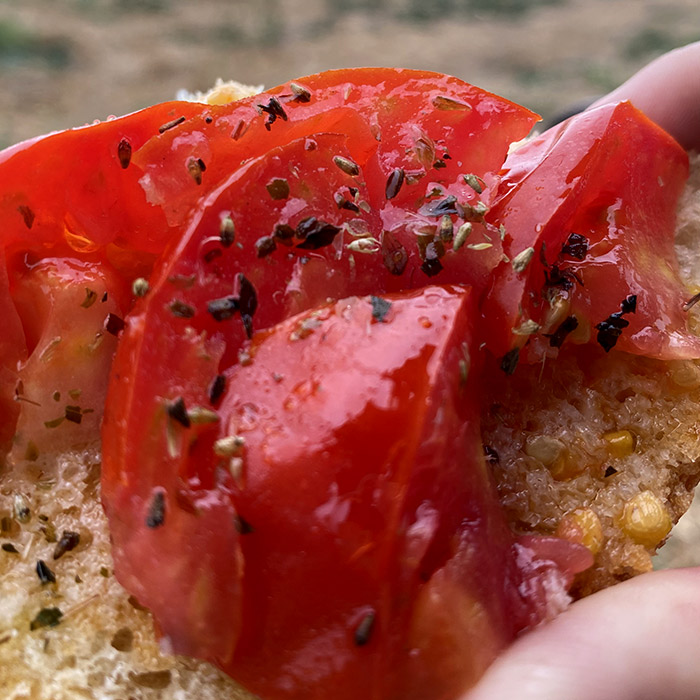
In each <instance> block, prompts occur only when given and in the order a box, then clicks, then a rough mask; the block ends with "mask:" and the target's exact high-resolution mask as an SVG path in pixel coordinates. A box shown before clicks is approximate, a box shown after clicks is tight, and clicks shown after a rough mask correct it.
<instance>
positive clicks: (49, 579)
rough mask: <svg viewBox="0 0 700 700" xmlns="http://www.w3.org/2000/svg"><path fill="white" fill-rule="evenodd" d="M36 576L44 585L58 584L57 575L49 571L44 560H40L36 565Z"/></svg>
mask: <svg viewBox="0 0 700 700" xmlns="http://www.w3.org/2000/svg"><path fill="white" fill-rule="evenodd" d="M36 575H37V576H38V577H39V581H41V583H42V584H47V583H56V574H54V572H53V571H51V569H49V567H48V566H47V565H46V562H45V561H44V560H43V559H39V561H37V563H36Z"/></svg>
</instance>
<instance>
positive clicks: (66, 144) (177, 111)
mask: <svg viewBox="0 0 700 700" xmlns="http://www.w3.org/2000/svg"><path fill="white" fill-rule="evenodd" d="M201 109H202V107H201V105H194V104H186V103H185V104H180V103H165V104H161V105H157V106H155V107H151V108H150V109H147V110H143V111H141V112H138V113H136V114H132V115H129V116H126V117H122V118H120V119H112V120H108V121H106V122H103V123H98V124H94V125H91V126H86V127H83V128H78V129H72V130H69V131H63V132H60V133H56V134H50V135H48V136H44V137H40V138H37V139H33V140H31V141H27V142H24V143H20V144H17V145H16V146H13V147H12V148H9V149H7V150H5V151H3V152H2V153H0V192H2V195H1V196H0V214H1V215H2V220H3V229H2V234H1V235H0V269H1V270H2V272H1V273H0V298H1V299H2V301H3V309H4V313H5V315H4V327H3V339H2V342H1V344H0V449H1V450H2V451H3V452H5V451H7V450H8V449H9V448H10V445H12V455H11V459H14V458H22V457H24V456H29V457H30V458H32V457H33V456H35V455H36V454H37V449H39V448H41V447H42V446H46V447H48V448H49V449H53V450H56V449H62V448H65V447H67V446H69V445H71V444H73V443H74V442H75V441H76V440H77V444H81V443H82V442H84V441H85V439H89V438H82V439H81V437H80V435H81V434H84V435H86V436H93V439H94V435H95V428H96V427H97V424H98V423H99V415H100V413H101V411H102V404H103V402H104V394H105V392H106V385H107V373H108V370H109V365H110V361H111V356H112V353H113V350H114V339H112V340H110V339H109V334H108V333H106V332H105V330H104V328H103V327H102V322H103V321H105V320H106V319H107V317H108V316H109V314H114V316H115V317H118V318H121V317H122V316H123V315H124V314H125V313H126V312H127V311H128V309H129V308H130V306H131V299H130V297H131V292H130V289H131V283H132V280H133V279H134V278H135V277H137V276H139V275H142V274H148V273H149V272H150V270H151V268H152V266H153V262H154V260H155V258H156V256H157V255H158V254H160V253H161V252H162V250H163V248H164V246H165V244H166V242H167V241H168V239H169V238H170V236H171V233H172V229H171V228H170V227H168V225H167V222H166V219H165V216H164V214H163V212H162V210H160V209H159V208H158V207H153V206H150V205H149V204H148V203H147V202H146V197H145V194H144V192H143V189H142V188H141V186H140V184H139V182H138V180H139V174H138V173H137V171H136V169H135V168H133V167H130V158H131V154H132V153H133V152H134V151H135V150H136V149H138V148H139V147H141V146H142V145H143V144H144V143H145V142H146V141H147V140H149V139H151V138H154V137H156V138H157V136H158V134H159V129H160V127H162V126H164V125H167V124H168V122H171V121H172V120H173V118H174V117H175V116H177V115H188V116H189V115H192V114H194V113H196V112H199V111H201ZM44 260H47V261H49V262H46V263H44V262H43V261H44ZM51 270H53V271H51ZM86 290H89V291H90V292H92V293H94V294H95V297H94V299H95V300H96V301H97V303H96V304H95V305H94V306H93V304H92V302H91V300H92V297H90V296H86ZM105 294H106V295H107V299H108V300H109V301H107V302H104V301H102V298H103V296H104V295H105ZM86 300H87V301H88V302H90V303H89V305H87V306H85V305H84V302H85V301H86ZM98 316H99V317H100V318H98ZM40 326H41V327H40ZM42 328H43V330H42ZM25 334H26V337H25ZM42 338H43V339H42ZM105 339H106V342H105V343H104V345H103V346H102V347H101V348H100V349H99V350H98V348H97V346H98V345H100V343H101V342H102V341H103V340H105ZM51 343H53V344H54V345H55V347H54V348H53V350H51V352H50V357H51V361H50V362H49V361H47V358H48V355H45V354H43V353H45V352H47V349H46V344H51ZM93 345H94V349H95V351H94V352H92V351H90V350H89V348H90V347H93ZM42 358H43V359H42ZM69 391H70V392H73V398H71V397H70V396H69V394H68V393H67V392H69ZM56 392H58V393H59V394H61V398H60V399H58V400H54V399H53V396H54V394H56ZM78 394H82V398H79V399H76V398H75V396H76V395H78ZM71 406H72V407H74V408H75V407H76V406H77V407H79V408H80V409H81V410H83V409H84V408H85V409H87V408H88V407H89V410H90V411H94V415H93V414H85V416H86V417H85V420H83V419H82V418H80V423H77V420H78V416H77V413H76V412H75V411H72V412H71V409H70V408H66V407H71ZM66 410H67V411H68V412H67V413H65V411H66ZM62 411H63V412H64V418H65V416H66V415H68V416H69V417H70V418H69V419H68V420H66V421H62V422H60V420H59V419H60V417H61V413H62ZM81 415H82V414H81ZM45 423H49V426H50V427H48V428H47V427H46V426H45ZM77 425H81V426H82V427H81V428H78V427H76V426H77Z"/></svg>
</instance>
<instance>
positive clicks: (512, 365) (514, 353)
mask: <svg viewBox="0 0 700 700" xmlns="http://www.w3.org/2000/svg"><path fill="white" fill-rule="evenodd" d="M519 359H520V348H513V349H512V350H509V351H508V352H507V353H506V354H505V355H504V356H503V358H502V359H501V369H502V370H503V371H504V372H505V373H506V374H507V375H511V374H513V373H514V372H515V369H516V367H517V366H518V360H519Z"/></svg>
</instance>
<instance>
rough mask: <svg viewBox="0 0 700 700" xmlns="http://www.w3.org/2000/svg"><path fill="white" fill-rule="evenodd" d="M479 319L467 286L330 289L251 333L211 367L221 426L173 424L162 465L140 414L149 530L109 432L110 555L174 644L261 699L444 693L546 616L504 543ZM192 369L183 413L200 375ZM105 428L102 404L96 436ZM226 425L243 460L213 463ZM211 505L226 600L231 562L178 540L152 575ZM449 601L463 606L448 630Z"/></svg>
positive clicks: (153, 425)
mask: <svg viewBox="0 0 700 700" xmlns="http://www.w3.org/2000/svg"><path fill="white" fill-rule="evenodd" d="M475 317H476V313H475V308H474V300H473V294H470V293H469V292H467V291H465V290H463V289H459V288H444V287H429V288H426V289H425V290H422V291H419V292H414V293H411V294H407V295H399V296H389V297H382V298H381V299H379V298H377V297H372V298H350V299H345V300H342V301H338V302H334V303H331V304H329V305H326V306H322V307H319V308H317V309H314V310H312V311H307V312H305V313H302V314H300V315H297V316H293V317H291V318H289V319H287V320H285V321H283V322H281V323H280V324H278V325H276V326H274V327H273V328H271V329H269V330H268V331H263V332H260V333H258V334H256V335H255V336H254V338H253V340H252V342H251V343H250V344H248V345H246V352H247V353H248V355H249V356H250V358H251V360H250V362H246V363H243V364H236V365H234V366H232V367H231V368H230V369H229V370H227V371H226V372H225V373H224V376H225V377H226V386H227V387H228V388H227V390H226V392H225V393H224V395H223V397H222V400H221V404H220V406H219V408H218V415H219V416H220V420H219V421H218V422H217V423H214V424H212V425H211V426H209V427H208V428H204V429H201V430H197V432H196V433H195V435H192V434H191V433H189V431H191V430H192V427H191V428H183V426H182V425H178V426H176V427H177V429H178V431H177V432H178V433H181V434H182V435H178V439H181V440H182V442H181V443H179V445H180V446H179V449H178V454H176V455H173V456H172V457H171V458H167V457H165V459H164V453H166V454H167V452H168V447H167V445H166V444H164V443H166V442H167V439H168V438H167V431H168V429H169V428H168V420H169V419H168V416H167V415H166V414H165V413H164V412H163V411H157V410H156V412H155V415H154V416H153V417H152V418H151V419H150V420H149V421H148V423H149V425H148V430H149V434H150V435H151V436H152V435H157V436H159V438H158V440H153V439H151V444H150V445H148V446H147V449H148V452H146V453H145V454H144V453H143V451H142V453H141V461H144V462H146V463H148V462H149V461H150V459H149V458H150V456H151V450H154V451H155V453H156V454H157V455H159V457H160V459H159V468H158V470H157V471H155V470H154V471H153V472H152V473H151V476H152V479H153V481H152V484H153V486H152V488H153V489H154V490H159V491H162V492H163V493H164V494H165V501H166V504H167V505H166V507H165V518H164V522H163V524H162V527H159V528H157V530H152V529H150V528H148V526H147V525H146V523H145V519H144V518H145V517H147V515H146V513H147V511H145V510H144V501H142V500H141V499H135V498H134V495H135V494H136V493H139V490H140V488H141V482H142V481H143V473H141V474H139V475H138V481H137V483H133V479H134V475H133V474H132V473H124V472H123V471H122V473H121V476H122V479H121V483H120V482H119V481H118V480H117V479H115V478H114V477H115V476H119V474H118V473H115V468H117V467H118V466H119V465H118V464H115V463H113V462H112V459H113V455H114V449H113V448H114V445H110V444H109V443H107V442H106V443H105V470H106V474H107V476H108V479H107V481H106V484H105V489H106V490H105V493H104V498H105V505H106V507H107V512H108V515H109V517H110V522H111V526H112V534H113V538H114V556H115V566H116V568H117V571H119V572H120V573H119V575H120V577H122V578H123V580H125V582H126V583H127V585H128V587H129V588H132V589H133V587H134V586H138V587H139V588H138V589H137V590H139V591H142V592H143V596H144V597H143V598H140V599H141V601H142V602H143V603H144V604H146V605H148V606H149V607H152V608H153V609H154V610H155V611H156V615H157V617H158V620H159V625H160V627H161V628H162V630H163V633H164V634H165V636H166V637H167V638H168V640H169V644H171V645H172V647H173V648H174V649H175V650H176V651H179V652H183V651H184V652H185V653H192V637H193V633H192V630H191V628H192V627H195V628H196V629H200V628H206V629H209V630H210V636H211V637H214V638H216V639H217V640H218V641H219V642H220V646H217V647H216V648H215V647H214V644H213V642H212V641H211V639H210V640H209V643H208V644H207V645H206V646H203V645H202V644H201V640H199V641H198V644H197V647H196V652H194V653H196V655H197V656H200V657H203V658H207V659H209V660H212V661H214V662H215V663H217V664H218V665H219V666H220V667H221V668H223V669H224V670H226V671H227V672H229V673H230V674H231V675H233V676H234V677H235V678H236V679H237V680H239V681H240V682H242V683H243V684H244V685H245V686H246V687H248V688H249V689H250V690H252V691H253V692H254V693H258V694H260V695H261V696H263V697H280V698H282V697H288V698H323V697H327V694H328V688H329V687H333V688H335V690H334V696H336V697H339V698H345V697H347V698H351V697H353V698H354V697H357V696H358V694H359V695H362V696H364V697H371V698H425V697H428V696H429V697H437V698H440V697H444V698H448V697H453V696H454V695H455V694H456V693H458V692H459V691H460V690H462V689H464V688H466V687H468V686H469V685H471V684H472V683H473V682H474V681H475V680H476V679H477V678H478V677H479V675H480V674H481V672H482V671H483V669H484V668H485V666H486V665H487V664H488V663H490V661H491V660H492V659H493V656H494V655H495V654H496V653H497V652H498V650H499V649H500V648H502V647H503V645H505V644H506V643H507V642H508V641H509V640H510V639H512V638H513V636H514V635H515V634H516V633H517V631H518V630H519V629H520V627H519V625H521V624H523V622H524V621H527V622H532V621H538V620H539V619H541V616H542V615H543V614H544V608H540V607H538V605H540V604H541V602H542V601H541V600H534V599H532V598H529V597H528V596H527V595H524V596H523V595H522V594H521V592H520V591H521V589H522V588H523V585H522V584H523V574H522V572H521V571H520V569H519V568H518V566H517V565H516V556H515V551H516V550H515V544H514V540H513V536H512V535H511V533H510V531H509V529H508V527H507V525H506V523H505V521H504V519H503V516H502V513H501V509H500V506H499V505H498V502H497V497H496V495H495V492H494V490H493V488H492V485H491V483H490V481H489V478H490V477H489V475H488V472H487V471H486V467H485V463H484V459H483V453H482V450H481V448H480V446H479V421H478V391H477V385H478V367H477V366H476V365H474V366H472V364H473V363H475V362H476V359H477V358H476V355H475V354H474V348H473V347H471V346H470V343H471V340H470V339H473V338H474V334H473V330H472V324H473V322H474V319H475ZM192 337H194V336H192ZM192 342H193V343H194V345H193V347H195V346H197V345H199V344H200V343H205V342H206V341H205V340H203V338H202V336H197V340H196V341H194V340H193V341H192ZM202 349H203V347H198V352H199V356H200V357H202V358H204V357H205V356H209V357H211V356H212V353H209V352H201V350H202ZM196 355H197V352H192V353H189V354H188V353H187V352H186V351H185V350H184V349H183V346H181V355H180V363H181V364H184V365H187V366H190V367H191V366H192V364H193V359H194V357H195V356H196ZM134 359H137V361H138V359H139V358H134V357H133V356H132V357H130V358H129V360H134ZM173 361H174V360H173ZM205 361H206V360H204V359H202V360H200V364H201V363H204V362H205ZM176 369H177V368H176ZM195 375H197V376H198V378H199V381H200V384H199V387H198V395H195V394H194V392H193V388H192V386H188V387H187V388H186V392H187V393H186V398H185V399H184V401H185V403H186V404H188V402H190V403H189V405H196V403H195V402H198V401H201V400H202V398H203V396H206V393H207V390H208V387H209V386H210V382H211V376H206V374H204V373H199V372H195ZM194 384H195V382H194V381H193V382H192V385H194ZM180 388H181V387H179V386H177V385H175V386H171V387H170V389H171V391H174V390H180ZM339 396H342V399H343V400H342V401H338V397H339ZM132 398H133V399H134V403H133V404H131V407H132V409H133V410H138V409H140V408H141V407H140V406H139V405H138V401H139V399H138V398H137V396H136V395H133V397H132ZM166 398H167V399H168V400H169V401H170V402H172V401H174V400H176V398H182V397H175V396H174V395H172V394H171V395H169V396H167V397H166ZM144 418H145V416H143V415H142V421H143V420H144ZM118 420H119V417H118V416H117V415H114V414H112V413H111V411H109V412H108V413H107V415H106V418H105V426H106V432H105V436H106V439H113V438H110V434H111V433H112V432H113V431H112V430H111V429H110V428H111V426H112V423H113V421H118ZM144 422H145V421H144ZM230 436H237V437H238V438H241V442H242V446H241V448H240V451H237V452H236V453H235V455H234V456H222V455H221V454H220V453H219V454H217V449H216V445H217V444H218V443H217V441H220V440H222V439H225V438H226V437H230ZM158 441H159V442H160V443H161V444H160V445H158V444H156V442H158ZM143 447H144V446H143V444H142V450H143ZM185 455H186V456H185ZM187 459H189V460H191V463H195V464H196V465H197V466H196V473H193V472H192V471H191V463H190V465H188V464H187ZM232 461H235V464H233V463H232ZM129 471H130V470H129ZM208 489H211V490H208ZM212 500H214V501H216V504H217V507H221V508H222V510H221V512H219V513H218V514H217V516H218V518H219V520H218V522H220V523H221V522H224V523H233V522H234V521H235V522H236V523H237V524H238V533H239V535H238V538H237V540H236V547H234V549H233V550H231V551H234V552H235V551H238V550H237V547H240V559H241V561H242V562H244V564H243V565H242V566H241V571H240V586H241V588H240V593H239V595H238V597H235V598H232V597H231V592H230V591H225V590H221V589H220V588H218V587H217V582H221V581H227V582H229V583H230V581H231V578H232V576H231V567H232V564H231V559H232V557H231V555H230V554H229V555H228V556H221V557H209V556H206V555H203V558H202V559H200V560H198V561H197V562H196V563H195V561H193V560H192V559H188V556H189V555H188V552H189V550H187V552H186V553H185V554H184V556H183V555H182V554H180V556H178V557H177V559H178V561H179V562H180V563H182V560H183V558H184V559H185V561H186V563H185V564H184V566H185V567H186V568H188V570H189V572H190V573H189V575H188V576H187V577H186V578H185V577H179V576H173V577H172V579H169V581H168V583H165V584H158V583H157V581H158V580H159V579H160V576H161V574H160V572H161V571H162V570H163V569H162V567H168V566H169V562H171V561H172V556H173V550H174V549H176V548H177V547H180V546H182V542H183V539H182V537H183V530H184V526H181V525H180V522H181V520H186V521H187V528H186V532H187V535H186V537H185V540H184V541H185V542H186V543H189V541H191V540H195V541H197V542H204V541H205V534H206V535H209V529H210V528H211V526H212V522H213V519H209V517H208V516H209V508H210V503H211V501H212ZM222 500H225V501H226V503H227V506H226V507H225V506H224V505H223V503H222V502H221V501H222ZM145 501H146V503H148V499H145ZM183 502H189V503H191V504H192V505H193V507H192V508H191V509H190V508H187V509H183V506H182V503H183ZM200 504H201V505H200ZM187 511H189V512H187ZM171 518H172V519H173V522H172V523H171V520H170V519H171ZM201 518H204V522H202V521H201V520H200V519H201ZM232 541H233V540H232ZM156 543H157V545H156ZM146 557H147V558H148V561H149V562H150V568H151V571H152V572H153V573H150V572H149V571H144V570H143V564H142V562H144V561H145V560H146ZM233 559H234V560H236V559H238V556H236V557H233ZM166 570H167V569H166ZM222 571H226V572H227V573H226V575H221V572H222ZM475 571H478V572H479V575H478V576H474V575H473V572H475ZM468 572H472V573H468ZM153 577H155V580H153V581H151V579H152V578H153ZM538 577H539V574H537V575H533V579H535V580H536V579H538ZM234 578H235V577H234ZM193 580H194V581H199V580H205V581H207V582H208V594H209V596H211V601H212V604H211V605H210V606H209V608H206V607H204V606H203V605H201V604H199V605H197V604H195V603H194V602H193V600H192V599H193V598H194V597H195V594H194V593H192V592H191V591H192V587H193V586H192V581H193ZM149 581H150V585H149ZM178 586H179V587H180V590H176V588H177V587H178ZM195 588H196V586H195ZM172 596H175V598H176V599H178V600H180V601H183V604H182V605H181V606H180V607H181V610H180V614H179V616H178V618H177V622H176V621H174V620H173V618H172V616H171V615H168V614H164V613H163V612H161V611H163V610H164V609H167V608H168V606H171V604H172V603H171V600H172ZM214 600H216V601H218V603H221V602H222V601H226V602H228V603H230V602H231V600H236V601H237V602H238V603H239V604H240V606H241V618H240V620H241V625H240V628H239V627H238V625H237V624H233V625H231V626H229V625H228V624H227V625H222V624H221V619H222V610H221V607H220V604H214V602H213V601H214ZM447 602H454V603H455V604H459V609H461V610H463V611H464V612H463V614H462V615H461V616H460V617H459V618H458V619H457V620H453V621H452V623H451V624H450V625H448V626H447V627H446V626H445V620H444V610H445V608H444V606H445V604H446V603H447ZM368 616H369V618H368ZM236 619H237V618H236ZM367 619H371V622H369V623H368V622H367ZM436 625H439V626H436ZM447 639H449V640H451V643H450V644H447V643H446V640H447ZM407 642H408V645H409V646H408V648H407V647H406V644H407Z"/></svg>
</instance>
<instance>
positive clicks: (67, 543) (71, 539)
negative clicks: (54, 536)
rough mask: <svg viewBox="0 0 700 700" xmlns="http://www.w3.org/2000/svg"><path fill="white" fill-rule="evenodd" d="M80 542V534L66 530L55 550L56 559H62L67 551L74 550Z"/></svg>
mask: <svg viewBox="0 0 700 700" xmlns="http://www.w3.org/2000/svg"><path fill="white" fill-rule="evenodd" d="M79 544H80V535H79V534H78V533H77V532H73V531H72V530H64V531H63V534H62V535H61V538H60V539H59V540H58V542H57V543H56V547H55V548H54V550H53V558H54V561H56V559H60V558H61V557H62V556H63V555H64V554H65V553H66V552H70V551H72V550H74V549H75V548H76V547H77V546H78V545H79Z"/></svg>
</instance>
